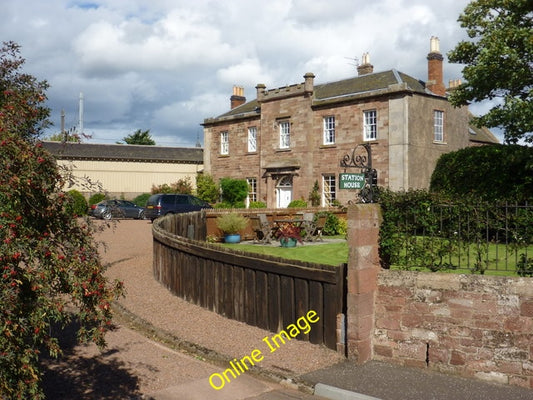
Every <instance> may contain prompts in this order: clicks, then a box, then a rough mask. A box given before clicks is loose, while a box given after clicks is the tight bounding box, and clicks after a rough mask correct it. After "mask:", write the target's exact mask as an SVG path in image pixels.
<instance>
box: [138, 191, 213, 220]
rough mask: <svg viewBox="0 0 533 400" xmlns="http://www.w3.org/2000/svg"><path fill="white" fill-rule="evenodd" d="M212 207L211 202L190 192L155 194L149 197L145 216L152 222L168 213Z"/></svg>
mask: <svg viewBox="0 0 533 400" xmlns="http://www.w3.org/2000/svg"><path fill="white" fill-rule="evenodd" d="M202 208H212V207H211V206H210V205H209V203H206V202H205V201H203V200H200V199H199V198H198V197H194V196H192V195H190V194H163V193H160V194H154V195H152V196H150V197H149V198H148V201H147V202H146V207H145V208H144V217H145V218H148V219H150V220H151V221H152V222H153V221H154V219H156V218H158V217H162V216H163V215H167V214H177V213H183V212H190V211H199V210H201V209H202Z"/></svg>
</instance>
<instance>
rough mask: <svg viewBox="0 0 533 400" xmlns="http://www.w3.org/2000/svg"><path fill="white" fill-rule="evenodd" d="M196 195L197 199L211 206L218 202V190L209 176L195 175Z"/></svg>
mask: <svg viewBox="0 0 533 400" xmlns="http://www.w3.org/2000/svg"><path fill="white" fill-rule="evenodd" d="M196 195H197V196H198V198H200V199H202V200H203V201H207V202H208V203H211V204H214V203H216V202H217V201H218V197H219V195H220V189H219V187H218V185H217V184H216V183H215V180H214V179H213V177H212V176H211V175H209V174H198V175H196Z"/></svg>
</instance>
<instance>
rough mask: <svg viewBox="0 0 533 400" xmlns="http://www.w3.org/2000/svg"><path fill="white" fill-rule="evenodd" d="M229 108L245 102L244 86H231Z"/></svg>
mask: <svg viewBox="0 0 533 400" xmlns="http://www.w3.org/2000/svg"><path fill="white" fill-rule="evenodd" d="M230 103H231V109H232V110H233V109H234V108H235V107H239V106H240V105H243V104H244V103H246V97H244V88H243V87H241V86H233V95H232V96H231V97H230Z"/></svg>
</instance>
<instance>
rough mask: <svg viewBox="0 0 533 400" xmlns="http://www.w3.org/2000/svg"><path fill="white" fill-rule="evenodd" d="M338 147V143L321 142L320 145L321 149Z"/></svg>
mask: <svg viewBox="0 0 533 400" xmlns="http://www.w3.org/2000/svg"><path fill="white" fill-rule="evenodd" d="M336 147H337V144H336V143H331V144H321V145H320V146H319V148H320V149H335V148H336Z"/></svg>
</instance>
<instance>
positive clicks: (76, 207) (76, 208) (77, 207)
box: [67, 190, 88, 216]
mask: <svg viewBox="0 0 533 400" xmlns="http://www.w3.org/2000/svg"><path fill="white" fill-rule="evenodd" d="M67 194H68V196H69V198H70V200H71V201H70V202H69V203H67V210H68V212H69V213H70V215H73V216H81V215H85V214H87V207H88V206H87V200H85V197H84V196H83V195H82V194H81V193H80V192H78V191H77V190H69V191H68V192H67Z"/></svg>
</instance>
